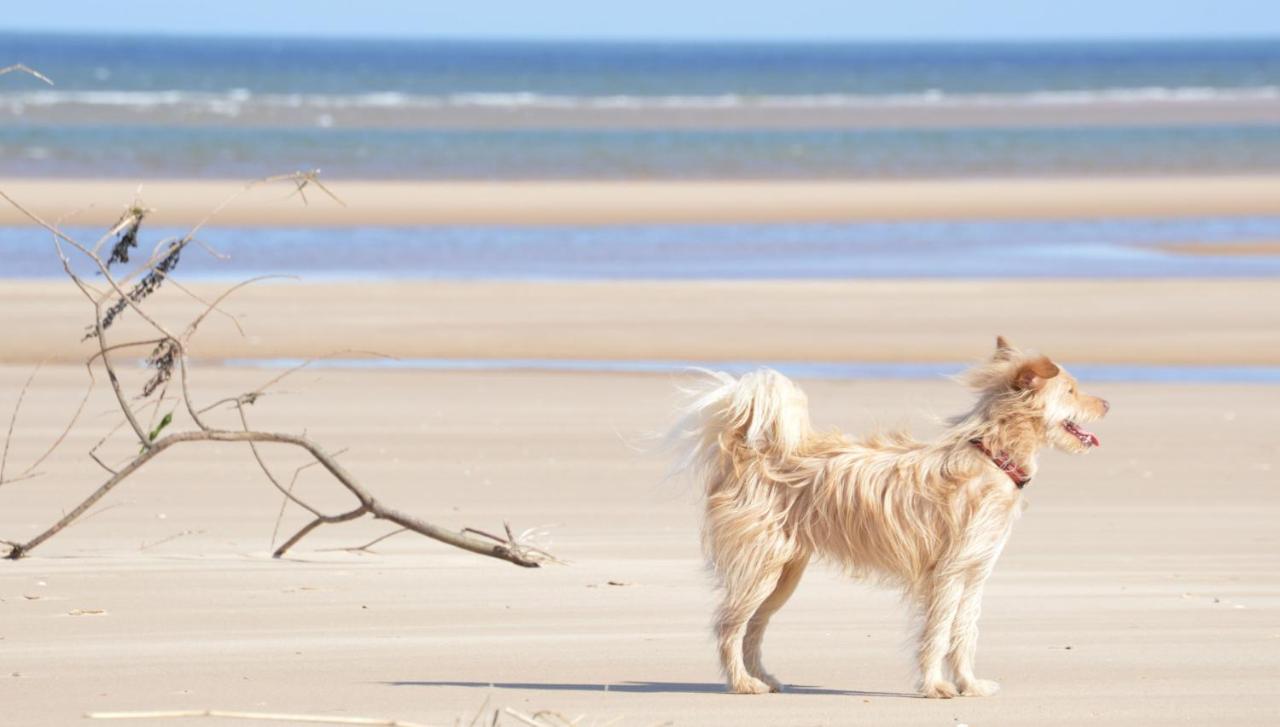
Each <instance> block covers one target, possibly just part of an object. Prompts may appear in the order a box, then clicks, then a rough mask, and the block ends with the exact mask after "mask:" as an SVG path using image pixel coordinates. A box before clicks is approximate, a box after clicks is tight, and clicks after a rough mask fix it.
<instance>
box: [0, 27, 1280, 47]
mask: <svg viewBox="0 0 1280 727" xmlns="http://www.w3.org/2000/svg"><path fill="white" fill-rule="evenodd" d="M0 35H11V36H16V35H31V36H64V37H102V38H112V37H116V38H139V37H143V38H147V37H156V38H163V39H173V40H181V39H192V40H284V41H384V42H385V41H391V42H427V43H432V42H435V43H528V44H544V43H545V44H551V43H582V44H598V45H655V44H665V45H846V44H865V45H894V44H921V45H1034V44H1062V45H1075V44H1116V43H1230V42H1247V43H1280V33H1276V32H1273V31H1268V32H1264V33H1258V34H1233V35H1223V34H1216V35H1214V34H1207V35H1187V34H1168V35H1163V34H1115V35H1110V34H1108V35H1070V36H1067V35H1029V36H1025V37H1006V36H985V37H984V36H973V37H943V36H863V37H848V36H846V37H837V36H792V37H772V38H770V37H760V36H735V37H712V36H677V37H658V36H622V35H617V36H615V35H604V36H591V35H563V36H560V35H551V36H548V35H542V36H515V35H464V34H456V35H455V34H444V35H402V34H391V33H360V34H340V33H287V32H286V33H258V32H253V31H246V32H234V33H224V32H209V33H201V32H193V31H185V30H137V31H123V30H95V29H57V30H55V29H49V28H0Z"/></svg>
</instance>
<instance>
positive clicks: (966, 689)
mask: <svg viewBox="0 0 1280 727" xmlns="http://www.w3.org/2000/svg"><path fill="white" fill-rule="evenodd" d="M959 687H960V696H962V697H990V696H991V695H992V694H995V693H996V692H998V691H1000V683H999V682H993V681H991V680H990V679H973V680H971V681H968V682H960V684H959Z"/></svg>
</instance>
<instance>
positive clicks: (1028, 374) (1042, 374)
mask: <svg viewBox="0 0 1280 727" xmlns="http://www.w3.org/2000/svg"><path fill="white" fill-rule="evenodd" d="M1061 370H1062V369H1060V368H1058V364H1056V363H1054V362H1052V361H1050V360H1049V357H1047V356H1040V357H1039V358H1033V359H1031V360H1030V361H1028V362H1026V363H1024V364H1022V365H1021V366H1019V367H1018V373H1017V375H1015V376H1014V377H1013V386H1014V388H1016V389H1038V388H1040V387H1041V386H1044V382H1046V381H1048V380H1049V379H1052V378H1053V377H1055V376H1057V375H1058V372H1059V371H1061Z"/></svg>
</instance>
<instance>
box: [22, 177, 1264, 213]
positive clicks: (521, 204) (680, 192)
mask: <svg viewBox="0 0 1280 727" xmlns="http://www.w3.org/2000/svg"><path fill="white" fill-rule="evenodd" d="M327 183H328V184H330V185H331V186H332V188H333V190H334V191H335V192H336V193H337V194H338V195H340V196H341V198H342V199H343V200H345V201H346V203H347V205H348V206H347V207H341V206H339V205H338V204H336V203H335V202H333V201H332V200H330V199H328V198H326V197H325V196H324V194H323V193H321V192H319V191H317V190H315V189H314V188H312V189H311V190H310V191H309V193H308V199H309V200H311V203H310V205H309V206H308V207H307V208H306V209H303V208H301V207H300V203H299V201H298V200H297V198H296V195H294V194H293V193H292V192H291V188H290V187H289V185H288V183H280V184H276V185H272V186H265V187H258V188H255V189H254V190H253V191H251V192H250V193H248V194H245V195H244V196H242V197H240V198H239V199H238V200H237V201H236V203H235V204H233V205H231V206H229V207H228V208H226V209H225V210H223V211H222V212H221V213H220V214H219V215H218V217H217V221H218V222H220V223H222V224H229V225H436V224H474V223H482V224H604V223H640V222H672V223H675V222H786V221H823V222H837V221H845V220H895V219H1089V218H1095V217H1170V216H1183V217H1197V216H1199V217H1205V216H1215V215H1274V214H1280V178H1277V177H1275V176H1265V175H1259V176H1219V177H1212V176H1202V177H1194V176H1192V177H1160V178H1144V177H1133V178H1130V177H1120V178H1096V179H1092V178H1091V179H1070V178H1052V179H1034V178H1027V179H988V180H982V179H963V180H945V179H944V180H936V179H935V180H902V181H807V182H806V181H759V182H753V181H736V182H735V181H705V182H684V181H652V182H644V181H607V182H572V181H564V182H556V181H530V182H421V181H419V182H412V181H406V182H387V181H380V182H374V181H342V180H327ZM243 188H244V183H243V182H241V181H226V180H222V181H218V180H210V181H193V180H160V179H157V180H151V181H147V182H146V183H144V184H143V185H142V188H141V191H142V197H143V199H144V201H145V202H146V204H147V205H149V206H150V207H153V208H155V209H156V210H157V211H156V214H155V215H154V217H153V221H154V222H155V223H158V224H172V225H190V224H192V222H193V221H195V220H198V219H201V218H202V217H204V215H205V214H206V213H208V212H209V210H210V209H211V208H213V207H214V206H216V205H217V204H218V202H219V201H221V200H223V199H224V198H226V197H228V196H229V195H232V194H235V193H236V192H237V191H238V190H242V189H243ZM0 190H4V191H5V192H6V193H7V194H9V195H10V196H11V197H13V198H14V199H15V200H17V201H18V202H20V203H21V204H23V205H25V206H27V207H29V208H30V209H32V210H33V211H35V212H37V213H38V214H40V215H42V216H44V217H45V218H47V219H49V220H51V221H52V220H59V219H61V220H64V221H65V222H66V223H68V224H70V223H83V224H110V223H112V222H114V221H115V220H116V218H117V217H119V215H120V211H121V209H122V208H123V205H124V204H127V203H128V201H129V200H130V199H132V198H133V196H134V193H135V192H136V191H137V190H138V184H137V183H136V182H134V181H129V180H83V179H81V180H75V179H65V180H64V179H3V180H0ZM22 221H24V218H22V216H21V214H20V213H19V212H18V211H17V210H14V209H12V208H10V207H9V206H7V205H0V224H16V223H19V222H22Z"/></svg>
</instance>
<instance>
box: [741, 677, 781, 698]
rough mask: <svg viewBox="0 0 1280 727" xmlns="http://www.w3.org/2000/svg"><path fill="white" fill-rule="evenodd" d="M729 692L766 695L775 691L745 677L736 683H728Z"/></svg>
mask: <svg viewBox="0 0 1280 727" xmlns="http://www.w3.org/2000/svg"><path fill="white" fill-rule="evenodd" d="M729 691H730V692H733V693H734V694H768V693H769V692H773V691H777V690H775V689H773V687H772V686H770V685H769V684H766V683H765V682H763V681H761V680H759V679H756V678H755V677H746V678H744V679H741V680H739V681H736V682H729Z"/></svg>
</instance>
